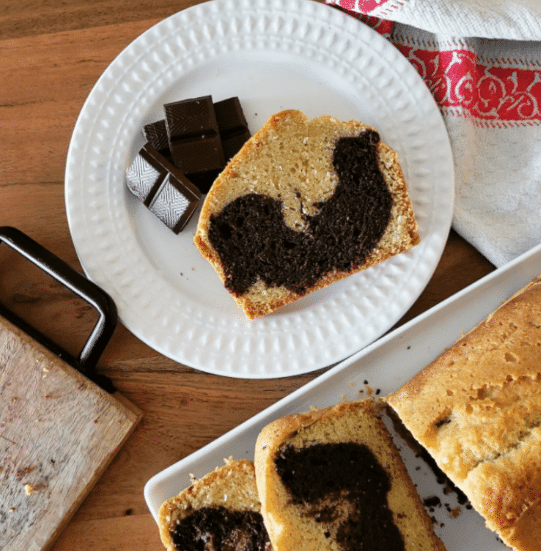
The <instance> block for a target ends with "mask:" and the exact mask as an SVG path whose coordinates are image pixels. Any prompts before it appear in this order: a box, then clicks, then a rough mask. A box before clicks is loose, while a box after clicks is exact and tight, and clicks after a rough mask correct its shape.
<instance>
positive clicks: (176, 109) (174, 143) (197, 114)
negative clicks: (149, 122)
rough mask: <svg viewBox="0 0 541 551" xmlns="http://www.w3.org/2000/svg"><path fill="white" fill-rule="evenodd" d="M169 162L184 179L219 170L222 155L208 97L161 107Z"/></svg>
mask: <svg viewBox="0 0 541 551" xmlns="http://www.w3.org/2000/svg"><path fill="white" fill-rule="evenodd" d="M164 110H165V124H166V127H167V135H168V138H169V149H170V150H171V155H172V156H173V162H174V164H175V166H176V167H177V168H179V169H180V170H182V172H183V173H184V174H185V175H186V177H187V178H190V179H191V176H192V175H202V174H205V173H208V172H213V171H220V170H222V169H223V168H224V166H225V159H224V152H223V149H222V141H221V139H220V131H219V128H218V121H217V120H216V113H215V111H214V105H213V103H212V97H211V96H202V97H199V98H193V99H187V100H182V101H176V102H173V103H167V104H165V105H164Z"/></svg>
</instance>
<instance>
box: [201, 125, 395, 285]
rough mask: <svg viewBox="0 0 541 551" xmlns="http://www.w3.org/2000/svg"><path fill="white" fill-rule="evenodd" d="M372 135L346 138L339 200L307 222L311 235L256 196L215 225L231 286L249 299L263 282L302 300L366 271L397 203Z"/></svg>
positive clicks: (340, 155) (337, 160)
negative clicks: (330, 278)
mask: <svg viewBox="0 0 541 551" xmlns="http://www.w3.org/2000/svg"><path fill="white" fill-rule="evenodd" d="M379 139H380V138H379V135H378V134H377V132H374V131H372V130H370V131H364V132H363V133H361V134H360V135H359V136H356V137H346V138H340V139H339V140H338V141H337V143H336V145H335V148H334V153H333V167H334V170H335V172H336V174H337V177H338V184H337V186H336V189H335V191H334V194H333V195H332V196H331V197H330V198H329V199H328V200H327V201H325V202H320V203H317V204H316V205H315V206H316V207H317V208H318V209H319V212H318V214H316V215H306V217H305V218H306V221H307V223H308V229H307V231H303V232H299V231H295V230H293V229H291V228H290V227H289V226H287V225H286V223H285V222H284V217H283V213H282V202H281V201H279V200H278V199H274V198H272V197H269V196H266V195H262V194H255V193H249V194H246V195H243V196H241V197H238V198H236V199H235V200H233V201H232V202H231V203H229V204H228V205H226V207H225V208H224V209H223V210H222V211H221V212H219V213H218V214H216V215H213V216H212V217H211V221H210V227H209V239H210V241H211V243H212V246H213V247H214V248H215V249H216V251H217V252H218V254H219V255H220V258H221V261H222V264H223V265H224V268H225V273H226V281H225V286H226V288H227V289H228V290H229V291H230V292H231V293H235V294H237V295H242V294H244V293H245V292H247V291H248V289H249V288H250V287H251V286H252V285H253V284H254V283H255V282H256V281H257V280H258V279H261V280H262V281H263V282H264V283H265V285H267V286H269V287H272V286H275V287H280V286H284V287H286V288H287V289H290V290H291V291H293V292H295V293H299V294H302V293H303V292H305V291H306V289H308V288H310V287H312V286H313V285H314V284H315V283H316V282H317V281H318V280H319V279H320V278H321V277H322V276H324V275H325V274H328V273H329V272H332V271H333V270H339V271H342V270H343V271H346V270H350V269H352V268H353V267H357V266H360V265H362V263H363V262H364V260H365V258H366V257H367V256H368V255H369V254H370V252H371V251H372V250H373V248H374V247H375V246H376V245H377V243H378V242H379V240H380V239H381V236H382V235H383V233H384V231H385V229H386V227H387V225H388V223H389V219H390V216H391V207H392V196H391V194H390V192H389V189H388V187H387V184H386V182H385V180H384V178H383V174H382V173H381V171H380V169H379V166H378V161H377V146H378V143H379Z"/></svg>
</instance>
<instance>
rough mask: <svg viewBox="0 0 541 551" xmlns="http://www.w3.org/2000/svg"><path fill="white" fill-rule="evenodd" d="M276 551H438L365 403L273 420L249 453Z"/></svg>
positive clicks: (400, 464)
mask: <svg viewBox="0 0 541 551" xmlns="http://www.w3.org/2000/svg"><path fill="white" fill-rule="evenodd" d="M255 467H256V483H257V487H258V491H259V495H260V499H261V506H262V514H263V518H264V520H265V523H266V526H267V530H268V533H269V536H270V539H271V543H272V546H273V549H275V551H289V550H291V549H295V550H296V551H312V550H314V549H317V550H320V551H325V550H329V551H331V550H333V551H353V550H357V549H393V550H395V551H400V550H404V551H423V550H426V551H429V550H430V551H435V550H436V551H442V550H444V549H445V547H444V545H443V543H442V542H441V540H440V539H439V538H438V537H437V536H436V535H435V533H434V530H433V526H432V522H431V521H430V519H429V517H428V515H427V513H426V511H425V510H424V508H423V506H422V503H421V501H420V498H419V496H418V494H417V492H416V490H415V487H414V485H413V483H412V481H411V479H410V477H409V475H408V473H407V471H406V468H405V466H404V464H403V462H402V459H401V457H400V455H399V453H398V451H397V449H396V447H395V446H394V444H393V442H392V439H391V437H390V434H389V433H388V431H387V429H386V427H385V425H384V423H383V422H382V421H381V420H380V419H379V418H378V415H377V409H376V407H375V403H374V402H373V401H372V400H369V399H368V400H363V401H359V402H350V403H342V404H339V405H337V406H333V407H330V408H326V409H322V410H312V411H309V412H306V413H301V414H294V415H290V416H286V417H282V418H280V419H277V420H276V421H274V422H272V423H270V424H269V425H267V426H266V427H265V428H264V429H263V430H262V431H261V433H260V435H259V437H258V440H257V444H256V450H255Z"/></svg>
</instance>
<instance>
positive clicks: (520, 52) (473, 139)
mask: <svg viewBox="0 0 541 551" xmlns="http://www.w3.org/2000/svg"><path fill="white" fill-rule="evenodd" d="M328 3H329V4H335V5H337V6H339V7H341V8H343V9H345V10H346V11H349V13H350V14H352V15H353V16H355V17H357V18H359V19H361V20H362V21H364V22H365V23H367V24H369V25H371V26H373V27H374V28H376V29H377V30H378V31H379V32H381V33H382V34H384V35H385V36H387V38H389V40H390V41H391V42H392V43H393V44H394V45H395V46H396V47H397V48H398V49H399V50H400V51H401V52H402V53H403V54H404V56H405V57H406V58H407V59H408V60H409V61H410V62H411V63H412V64H413V65H414V66H415V68H416V69H417V71H418V72H419V74H420V75H421V77H422V78H423V79H424V81H425V83H426V85H427V86H428V88H429V90H430V91H431V92H432V95H433V96H434V98H435V100H436V102H437V103H438V105H439V107H440V110H441V113H442V115H443V118H444V120H445V124H446V126H447V130H448V132H449V137H450V141H451V146H452V149H453V156H454V163H455V174H456V181H455V185H456V199H455V211H454V216H453V228H454V229H455V230H456V231H457V232H458V233H459V234H460V235H462V236H463V237H464V238H465V239H466V240H468V241H469V242H470V243H471V244H472V245H474V246H475V247H476V248H477V249H478V250H479V251H480V252H481V253H483V254H484V255H485V256H486V257H487V259H488V260H490V261H491V262H492V263H493V264H495V265H496V266H502V265H503V264H505V263H506V262H508V261H510V260H512V259H513V258H515V257H516V256H518V255H520V254H521V253H523V252H525V251H527V250H528V249H530V248H531V247H533V246H535V245H537V244H539V243H541V42H538V41H537V40H541V2H538V1H535V2H534V1H533V0H522V1H519V0H515V1H505V0H490V1H482V0H446V1H443V0H439V1H437V0H432V1H431V2H428V1H426V0H416V1H415V0H411V1H407V0H388V1H386V0H367V1H362V0H328ZM375 15H377V16H378V17H374V16H375ZM383 16H385V17H386V18H387V19H381V17H383ZM465 20H467V22H465ZM459 33H462V34H459ZM487 36H490V38H487ZM517 38H521V40H517ZM525 38H526V39H527V40H522V39H525Z"/></svg>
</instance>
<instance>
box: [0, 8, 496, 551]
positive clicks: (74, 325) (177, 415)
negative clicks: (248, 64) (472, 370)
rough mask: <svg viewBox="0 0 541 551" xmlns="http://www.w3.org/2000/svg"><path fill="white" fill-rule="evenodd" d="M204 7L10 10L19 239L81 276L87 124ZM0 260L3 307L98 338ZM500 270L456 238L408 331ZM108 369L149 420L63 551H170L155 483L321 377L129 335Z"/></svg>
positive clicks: (8, 194)
mask: <svg viewBox="0 0 541 551" xmlns="http://www.w3.org/2000/svg"><path fill="white" fill-rule="evenodd" d="M196 3H199V2H198V1H192V0H177V1H173V0H155V1H154V2H151V3H148V2H147V3H143V2H139V1H137V0H135V1H128V0H107V1H106V0H71V1H70V2H65V1H64V0H7V2H2V3H0V4H1V5H0V29H1V30H0V83H1V84H0V120H1V121H2V123H1V127H2V137H1V140H0V145H1V147H0V224H2V225H13V226H16V227H18V228H19V229H20V230H22V231H24V232H25V233H27V234H28V235H30V237H32V238H34V239H36V240H37V241H38V242H40V243H41V244H42V245H44V246H45V247H47V248H48V249H49V250H51V251H52V252H53V253H55V254H56V255H57V256H59V257H60V258H62V259H63V260H65V261H67V262H68V263H69V264H71V265H72V266H73V267H74V268H76V269H79V270H80V264H79V262H78V259H77V255H76V253H75V249H74V246H73V244H72V242H71V238H70V234H69V229H68V224H67V219H66V212H65V207H64V189H63V182H64V170H65V162H66V153H67V150H68V146H69V141H70V138H71V133H72V131H73V127H74V125H75V122H76V119H77V116H78V114H79V112H80V110H81V108H82V106H83V103H84V101H85V99H86V97H87V96H88V94H89V93H90V90H91V89H92V87H93V86H94V84H95V82H96V81H97V79H98V78H99V76H100V75H101V73H102V72H103V71H104V70H105V68H106V67H107V66H108V64H109V63H110V62H111V61H112V60H113V59H114V58H115V57H116V56H117V55H118V54H119V53H120V52H121V51H122V50H123V49H124V48H125V47H126V46H127V45H128V44H129V43H130V42H131V41H132V40H133V39H135V38H136V37H137V36H138V35H139V34H141V33H142V32H144V31H145V30H146V29H148V28H149V27H150V26H152V25H153V24H155V23H156V22H157V21H159V20H160V19H163V18H165V17H167V16H168V15H171V14H172V13H174V12H176V11H179V10H181V9H184V8H186V7H189V6H191V5H193V4H196ZM1 249H2V247H0V300H1V301H2V302H5V303H9V305H10V306H13V307H14V308H16V309H17V312H18V313H19V315H21V316H23V317H25V318H29V319H31V320H32V322H33V324H35V325H37V326H39V327H40V328H41V329H42V330H43V331H44V332H46V333H48V334H51V335H52V336H54V338H55V339H57V340H60V341H61V343H59V344H63V345H66V347H70V346H73V347H76V346H78V343H79V340H80V339H81V338H82V335H84V334H85V333H86V331H87V329H88V328H90V327H91V326H93V319H92V313H91V312H90V310H87V309H85V305H84V304H81V302H80V301H78V299H77V298H76V297H73V296H70V295H69V294H67V293H65V292H64V291H63V290H62V289H61V288H60V287H57V286H56V284H54V283H52V284H51V283H44V282H42V281H36V280H33V279H32V277H30V274H28V277H25V278H19V275H16V274H20V273H21V271H24V270H25V268H24V265H23V264H22V263H20V262H16V263H14V262H12V261H11V260H7V261H6V260H4V259H5V257H3V251H2V250H1ZM492 270H493V266H491V265H490V264H489V263H488V262H487V261H486V260H485V259H484V258H483V257H482V256H481V255H480V254H479V253H478V252H477V251H476V250H475V249H473V248H472V247H471V246H470V245H469V244H468V243H466V242H465V241H464V240H463V239H462V238H461V237H459V236H458V235H456V234H455V233H454V232H451V235H450V239H449V241H448V243H447V246H446V248H445V251H444V253H443V256H442V259H441V261H440V263H439V265H438V267H437V268H436V271H435V273H434V275H433V277H432V279H431V281H430V283H429V285H428V286H427V288H426V290H425V292H423V293H422V294H421V296H420V297H419V299H418V300H417V301H416V303H415V304H414V305H413V307H412V308H411V310H410V311H409V312H408V313H407V314H406V315H405V316H404V318H403V319H402V320H401V321H400V322H399V324H398V325H400V324H401V323H403V322H404V321H405V320H408V319H411V318H412V317H414V316H416V315H418V314H419V313H421V312H423V311H424V310H426V309H427V308H429V307H431V306H433V305H435V304H437V303H438V302H440V301H441V300H443V299H445V298H447V297H448V296H450V295H451V294H453V293H455V292H456V291H458V290H460V289H462V288H463V287H465V286H466V285H468V284H469V283H472V282H473V281H475V280H477V279H478V278H480V277H482V276H483V275H485V274H486V273H489V272H490V271H492ZM74 331H75V333H73V332H74ZM98 370H99V371H100V372H102V373H104V374H106V375H107V376H109V377H110V378H111V379H112V380H113V382H114V384H115V385H116V387H117V388H118V390H119V393H120V394H122V395H124V396H125V397H126V398H128V399H129V400H130V402H132V403H134V404H136V405H137V406H138V407H140V408H141V409H142V410H143V412H144V417H143V419H142V421H141V422H140V423H139V424H138V426H137V427H136V429H135V430H134V431H133V433H132V434H131V436H130V438H129V439H128V440H127V442H126V443H125V444H124V446H123V447H122V449H121V451H120V453H119V454H118V455H117V456H116V457H115V458H114V459H113V461H112V462H111V464H110V465H109V467H108V468H107V470H106V471H105V472H104V473H103V475H102V476H101V477H100V479H99V480H98V482H97V483H96V485H95V486H94V488H93V489H92V491H91V492H90V494H89V495H88V496H87V498H86V499H85V501H84V502H83V503H82V505H81V506H80V508H79V509H78V511H77V512H76V513H75V515H74V516H73V517H72V520H71V522H70V523H69V525H68V526H67V527H66V528H65V530H64V531H63V533H62V534H61V535H60V538H59V539H58V541H57V543H56V545H55V546H54V547H53V549H54V551H64V550H67V549H70V550H78V549H83V548H84V549H88V548H90V549H95V550H97V551H102V550H103V551H106V550H107V551H109V550H111V549H115V550H117V551H124V550H125V551H128V550H129V551H133V549H138V550H140V551H147V550H148V551H161V550H163V546H162V545H161V543H160V540H159V536H158V531H157V528H156V527H155V525H154V522H153V520H152V517H151V515H150V513H149V511H148V509H147V507H146V504H145V501H144V497H143V487H144V484H145V483H146V481H147V480H148V479H149V478H150V477H151V476H152V475H154V474H156V473H157V472H159V471H160V470H162V469H163V468H165V467H167V466H168V465H170V464H172V463H174V462H176V461H178V460H179V459H182V458H183V457H185V456H186V455H188V454H190V453H191V452H193V451H195V450H197V449H198V448H200V447H201V446H203V445H205V444H206V443H208V442H210V441H212V440H214V439H215V438H217V437H218V436H220V435H222V434H224V433H225V432H227V431H229V430H230V429H232V428H234V427H235V426H237V425H238V424H239V423H241V422H242V421H244V420H246V419H248V418H250V417H251V416H253V415H255V414H256V413H258V412H260V411H261V410H263V409H264V408H265V407H267V406H269V405H271V404H273V403H274V402H276V401H278V400H279V399H281V398H282V397H284V396H286V395H287V394H289V393H291V392H292V391H294V390H296V389H297V388H299V387H301V386H302V385H304V384H305V383H307V382H309V381H311V380H312V379H313V378H315V377H316V376H317V375H319V374H320V373H321V371H319V372H315V373H311V374H307V375H301V376H297V377H292V378H287V379H278V380H260V381H258V380H255V381H254V380H237V379H227V378H224V377H219V376H214V375H209V374H205V373H200V372H197V371H195V370H193V369H191V368H188V367H186V366H183V365H180V364H178V363H176V362H173V361H172V360H169V359H168V358H165V357H164V356H162V355H161V354H159V353H157V352H155V351H154V350H152V349H151V348H150V347H148V346H147V345H145V344H144V343H143V342H141V341H139V340H138V339H137V338H136V337H134V336H133V335H132V334H131V333H130V332H129V331H128V330H127V329H126V328H125V327H123V326H122V325H121V324H120V325H119V326H118V327H117V329H116V331H115V333H114V335H113V338H112V339H111V341H110V343H109V345H108V346H107V348H106V350H105V353H104V354H103V356H102V358H101V360H100V362H99V365H98ZM0 476H1V474H0ZM29 497H32V496H29ZM0 514H2V513H1V512H0Z"/></svg>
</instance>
